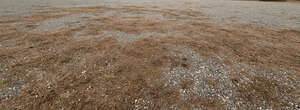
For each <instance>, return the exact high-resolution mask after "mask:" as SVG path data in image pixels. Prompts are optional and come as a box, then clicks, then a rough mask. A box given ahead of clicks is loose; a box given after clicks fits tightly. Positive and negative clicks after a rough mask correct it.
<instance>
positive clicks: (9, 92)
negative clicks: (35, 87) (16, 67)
mask: <svg viewBox="0 0 300 110" xmlns="http://www.w3.org/2000/svg"><path fill="white" fill-rule="evenodd" d="M23 85H24V84H23V83H21V82H14V83H12V84H10V85H8V87H7V88H1V89H0V100H3V99H4V100H7V99H9V98H13V97H14V96H16V95H18V93H19V92H20V90H21V89H22V87H23Z"/></svg>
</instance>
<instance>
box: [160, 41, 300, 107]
mask: <svg viewBox="0 0 300 110" xmlns="http://www.w3.org/2000/svg"><path fill="white" fill-rule="evenodd" d="M168 47H170V48H169V49H170V50H171V51H170V52H169V53H170V55H171V56H177V57H179V59H183V60H182V65H181V66H178V67H175V68H170V67H168V68H165V69H164V71H165V74H166V75H167V77H166V78H167V83H166V84H165V86H166V87H168V86H181V85H182V83H185V82H184V81H187V80H190V81H193V83H192V85H193V86H192V87H190V88H183V89H180V90H179V92H180V93H181V96H182V98H183V99H184V100H186V101H187V103H189V101H191V99H190V98H191V96H192V95H193V94H197V95H198V96H201V97H206V98H209V99H217V100H222V101H223V103H225V104H226V107H227V109H238V108H244V109H247V108H251V107H255V108H257V109H260V108H261V109H270V108H272V107H268V106H267V102H265V103H262V104H260V105H254V106H249V105H250V104H249V103H248V102H247V101H245V100H244V99H241V97H240V96H239V95H238V94H239V92H240V91H239V88H242V87H243V86H242V84H255V83H256V80H255V79H251V78H249V77H245V76H241V75H236V76H238V77H241V79H240V80H239V83H238V84H235V83H234V81H233V76H235V75H233V74H238V73H241V72H247V73H248V74H249V75H253V76H259V77H264V78H266V79H268V80H275V81H278V82H279V84H281V85H285V86H292V87H297V84H298V83H295V82H294V81H292V80H290V79H289V78H288V77H287V76H294V77H296V73H295V72H294V71H289V70H280V69H277V68H269V69H260V68H259V67H255V66H250V65H247V64H243V63H239V62H236V63H235V65H233V66H228V65H226V64H224V63H222V59H221V58H219V57H218V56H210V57H204V56H201V55H199V54H198V53H197V52H195V51H193V50H192V49H190V48H188V47H185V46H168ZM272 97H276V98H278V99H280V100H284V101H288V102H289V103H288V104H289V105H287V106H285V107H284V108H285V109H296V108H297V107H298V106H299V105H298V104H297V101H295V100H291V99H297V97H299V96H289V95H288V91H286V90H282V91H281V93H280V94H277V95H275V94H273V96H272ZM262 100H266V99H264V98H263V97H262Z"/></svg>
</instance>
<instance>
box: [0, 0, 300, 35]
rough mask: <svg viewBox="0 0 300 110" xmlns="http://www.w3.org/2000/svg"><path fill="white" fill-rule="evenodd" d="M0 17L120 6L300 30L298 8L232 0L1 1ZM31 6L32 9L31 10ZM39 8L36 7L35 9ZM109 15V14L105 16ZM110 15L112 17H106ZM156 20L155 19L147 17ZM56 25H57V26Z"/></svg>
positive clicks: (286, 3) (222, 21)
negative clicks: (57, 9)
mask: <svg viewBox="0 0 300 110" xmlns="http://www.w3.org/2000/svg"><path fill="white" fill-rule="evenodd" d="M0 4H1V5H0V7H1V8H0V13H1V14H0V17H5V16H8V15H9V16H18V15H24V14H26V13H34V12H38V11H40V10H41V9H45V8H43V7H41V6H48V7H79V6H106V7H114V8H121V7H124V6H142V7H149V8H151V7H155V8H161V9H177V10H188V9H191V10H200V11H201V12H203V13H204V14H205V15H206V16H208V17H209V18H212V19H213V22H215V23H218V24H221V25H222V24H232V23H234V24H255V25H259V26H264V27H269V28H274V29H294V30H300V13H299V10H300V4H299V3H290V2H258V1H232V0H190V1H184V0H159V1H155V0H126V1H123V0H104V1H101V2H99V1H98V0H88V1H86V0H63V1H62V0H54V1H51V2H49V1H48V0H29V1H28V0H26V1H25V0H21V1H20V0H18V1H17V0H2V1H1V2H0ZM32 6H35V7H32ZM39 6H40V7H39ZM107 14H109V13H107ZM110 14H113V13H110ZM145 15H146V16H148V17H150V18H152V17H155V18H157V17H158V18H159V15H158V16H156V15H153V16H151V15H148V14H145ZM57 25H59V24H57Z"/></svg>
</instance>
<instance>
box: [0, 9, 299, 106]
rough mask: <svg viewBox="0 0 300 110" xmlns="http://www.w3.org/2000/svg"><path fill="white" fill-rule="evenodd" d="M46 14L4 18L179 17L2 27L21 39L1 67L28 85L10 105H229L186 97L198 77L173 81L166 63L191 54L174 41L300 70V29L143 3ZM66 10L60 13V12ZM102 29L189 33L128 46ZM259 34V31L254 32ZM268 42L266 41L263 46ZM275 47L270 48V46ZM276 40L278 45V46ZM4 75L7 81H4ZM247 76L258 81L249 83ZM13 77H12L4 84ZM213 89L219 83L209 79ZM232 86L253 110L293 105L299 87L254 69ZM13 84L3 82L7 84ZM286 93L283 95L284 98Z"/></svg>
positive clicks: (1, 55)
mask: <svg viewBox="0 0 300 110" xmlns="http://www.w3.org/2000/svg"><path fill="white" fill-rule="evenodd" d="M53 10H54V11H49V12H46V13H38V14H34V15H32V16H28V17H24V18H18V19H14V18H12V19H4V20H0V23H15V22H33V23H34V22H41V21H44V20H47V19H50V18H59V17H62V16H67V15H70V14H78V13H86V12H92V13H103V12H105V11H108V10H116V11H119V12H120V13H122V12H126V11H127V12H143V11H147V12H152V13H160V14H163V15H165V16H167V17H170V18H176V19H175V20H168V19H166V20H158V19H148V18H143V17H140V16H133V17H129V18H124V19H122V18H118V17H114V16H112V17H99V18H96V19H95V18H85V19H86V20H89V21H100V22H102V23H104V24H105V25H97V24H90V25H87V26H81V27H79V28H77V29H72V30H63V31H58V32H43V33H36V32H30V31H20V30H27V29H34V28H35V27H34V26H28V25H23V26H0V40H1V41H15V42H16V43H15V44H12V45H10V46H2V47H0V61H1V62H0V63H1V68H8V71H7V73H14V74H15V75H14V76H13V77H10V78H8V79H7V81H8V80H9V81H10V82H12V81H13V80H16V81H21V82H23V83H25V84H26V87H24V88H23V89H22V91H21V92H20V93H19V94H18V95H17V96H15V97H13V98H10V99H8V100H4V99H2V100H1V108H3V109H31V110H32V109H59V108H64V109H120V110H123V109H175V108H181V109H192V108H204V109H223V108H224V106H226V103H225V102H224V101H223V100H220V99H218V98H214V97H202V96H199V95H197V94H190V96H189V97H190V100H189V101H186V100H184V99H182V98H181V97H180V93H179V90H180V89H189V88H191V87H192V85H193V83H194V82H193V81H192V80H190V79H186V80H184V82H182V83H181V84H179V86H165V85H164V84H165V82H166V78H165V74H164V73H163V68H164V67H170V66H171V67H177V66H182V67H185V68H189V65H188V64H185V63H184V61H185V59H180V58H178V57H175V56H170V55H169V53H168V45H185V46H188V47H190V48H191V49H193V50H195V51H196V52H197V53H199V54H200V55H203V56H206V57H209V56H211V55H217V56H220V57H221V58H222V59H223V60H222V61H223V62H224V63H225V64H227V65H234V63H236V62H243V63H246V64H249V65H258V66H261V67H262V68H269V67H273V68H284V69H288V70H293V71H296V73H297V75H298V76H299V72H300V69H299V67H300V60H299V59H300V50H299V47H300V43H299V42H300V37H299V36H300V32H298V31H290V30H282V31H275V30H268V29H265V28H261V27H255V26H251V25H231V26H217V25H215V24H210V23H204V22H201V19H200V18H195V20H192V21H189V22H185V23H183V24H180V25H179V24H178V22H179V21H180V20H182V19H186V18H185V17H182V15H186V16H189V17H191V16H199V15H201V13H200V12H193V11H179V10H149V9H144V8H142V7H124V8H120V9H118V8H105V7H86V8H69V9H53ZM61 11H63V12H66V14H59V12H61ZM81 30H88V31H87V32H86V33H85V35H100V36H101V37H100V38H94V39H89V40H83V41H78V40H75V39H74V37H73V36H74V35H75V33H76V32H78V31H81ZM98 30H109V31H121V32H125V33H130V34H141V33H144V32H157V33H167V32H170V31H180V32H181V33H183V34H184V36H180V35H174V36H168V37H163V38H159V37H157V36H153V37H149V38H143V39H138V40H136V41H133V42H130V43H126V44H121V43H119V42H118V41H117V40H116V39H115V38H112V37H105V36H104V35H101V34H102V33H101V32H98ZM250 32H252V33H250ZM259 43H265V44H259ZM268 44H270V45H268ZM271 44H272V45H271ZM4 77H5V76H4V75H1V78H4ZM244 77H247V78H248V79H250V80H251V81H253V82H254V83H243V82H241V81H240V80H242V78H244ZM291 80H295V81H297V80H298V81H299V77H296V78H291ZM4 82H6V81H4ZM206 82H207V83H208V84H209V85H210V86H217V85H218V81H217V80H211V79H206ZM232 83H233V84H235V85H237V86H236V87H237V91H236V92H237V93H238V95H237V96H238V97H239V98H240V100H241V101H242V102H244V103H247V105H248V108H252V109H256V108H254V107H255V106H258V105H259V104H261V103H263V101H266V102H267V104H266V105H268V106H269V107H272V108H275V109H276V108H278V109H279V108H281V107H283V106H285V105H286V104H287V102H285V100H283V99H281V98H278V97H279V96H280V95H282V94H280V91H285V94H284V95H285V96H294V95H295V94H292V93H293V91H294V90H295V88H292V87H288V86H286V85H282V84H281V83H279V82H278V81H275V80H269V79H267V78H264V77H260V76H253V75H249V74H247V73H240V74H234V73H232ZM7 85H9V82H6V83H3V85H1V87H5V86H7ZM276 96H278V97H276Z"/></svg>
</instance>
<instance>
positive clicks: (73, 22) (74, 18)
mask: <svg viewBox="0 0 300 110" xmlns="http://www.w3.org/2000/svg"><path fill="white" fill-rule="evenodd" d="M84 17H94V16H93V15H91V14H73V15H70V16H65V17H61V18H55V19H49V20H46V21H43V22H41V23H38V24H37V25H38V26H37V27H36V28H35V29H34V30H33V31H34V32H56V31H60V30H71V29H76V28H79V27H80V26H85V25H87V21H85V20H84V19H83V18H84Z"/></svg>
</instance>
